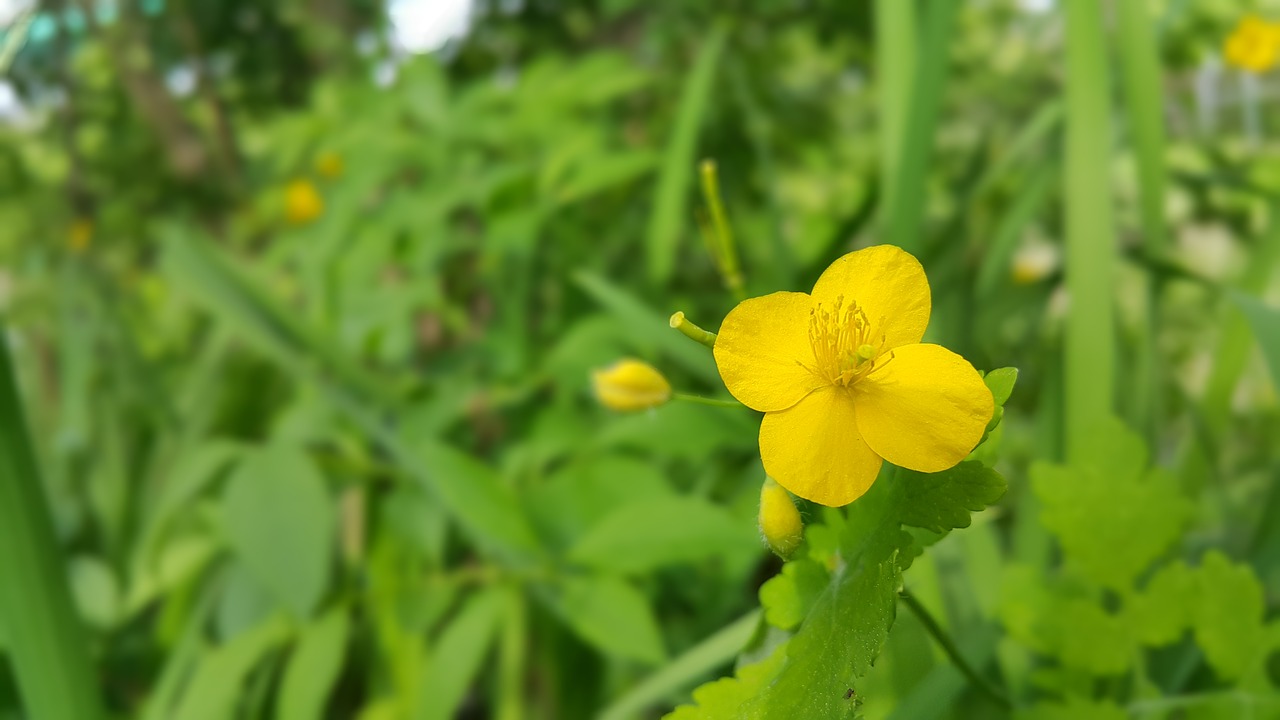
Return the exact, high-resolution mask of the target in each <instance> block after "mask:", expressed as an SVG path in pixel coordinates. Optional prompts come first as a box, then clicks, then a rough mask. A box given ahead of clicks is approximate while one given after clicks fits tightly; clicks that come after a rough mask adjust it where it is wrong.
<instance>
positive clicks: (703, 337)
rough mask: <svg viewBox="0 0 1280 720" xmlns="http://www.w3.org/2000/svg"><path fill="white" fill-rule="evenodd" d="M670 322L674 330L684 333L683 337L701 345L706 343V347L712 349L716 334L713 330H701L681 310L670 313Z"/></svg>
mask: <svg viewBox="0 0 1280 720" xmlns="http://www.w3.org/2000/svg"><path fill="white" fill-rule="evenodd" d="M670 322H671V327H673V328H675V329H676V330H679V331H680V332H681V333H683V334H684V336H685V337H687V338H689V339H690V340H695V341H697V342H700V343H702V344H703V345H706V346H707V347H709V348H712V349H714V348H715V346H716V334H715V333H713V332H707V331H706V330H703V329H702V328H700V327H698V326H697V325H694V324H693V323H692V322H690V320H689V318H687V317H685V316H684V313H683V312H677V313H675V314H674V315H672V316H671V321H670Z"/></svg>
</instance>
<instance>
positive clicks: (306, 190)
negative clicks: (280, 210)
mask: <svg viewBox="0 0 1280 720" xmlns="http://www.w3.org/2000/svg"><path fill="white" fill-rule="evenodd" d="M323 212H324V200H322V199H321V198H320V193H319V191H317V190H316V186H315V185H312V184H311V181H310V180H294V181H293V182H291V183H289V185H288V186H287V187H285V189H284V214H285V217H286V218H288V219H289V222H291V223H293V224H294V225H305V224H307V223H309V222H311V221H312V220H315V219H316V218H318V217H320V214H321V213H323Z"/></svg>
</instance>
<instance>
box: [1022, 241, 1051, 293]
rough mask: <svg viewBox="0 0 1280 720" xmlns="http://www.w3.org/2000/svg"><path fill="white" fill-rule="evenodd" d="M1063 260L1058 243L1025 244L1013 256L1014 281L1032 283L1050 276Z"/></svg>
mask: <svg viewBox="0 0 1280 720" xmlns="http://www.w3.org/2000/svg"><path fill="white" fill-rule="evenodd" d="M1060 264H1061V260H1060V257H1059V254H1058V248H1057V246H1056V245H1050V244H1048V243H1036V244H1033V245H1026V246H1023V247H1022V248H1020V249H1019V250H1018V252H1017V253H1016V254H1014V256H1013V282H1014V283H1016V284H1018V285H1031V284H1033V283H1038V282H1040V281H1041V280H1043V279H1045V278H1047V277H1049V275H1051V274H1052V273H1053V272H1054V271H1055V270H1057V269H1058V266H1059V265H1060Z"/></svg>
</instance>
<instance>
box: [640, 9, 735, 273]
mask: <svg viewBox="0 0 1280 720" xmlns="http://www.w3.org/2000/svg"><path fill="white" fill-rule="evenodd" d="M728 35H729V28H728V25H727V24H726V23H725V22H723V21H721V22H717V23H715V24H714V25H713V26H712V27H711V31H710V32H709V33H707V34H706V35H704V36H702V37H701V38H700V40H701V47H700V48H699V49H698V56H697V59H695V60H694V62H693V67H692V69H691V70H690V71H689V75H688V79H686V80H685V83H684V89H683V91H681V94H680V106H679V114H678V115H677V116H676V125H675V129H674V130H672V133H671V139H670V140H669V141H668V143H667V150H666V154H665V156H664V157H663V160H662V170H661V173H660V174H659V176H658V185H657V188H656V190H655V194H654V207H653V212H652V214H651V215H650V216H649V230H648V233H647V239H646V242H645V254H646V258H647V266H648V268H649V280H650V281H651V282H652V283H654V284H655V285H657V284H662V283H664V282H666V281H667V280H669V279H670V278H671V273H672V271H673V270H674V269H675V266H676V257H677V255H678V252H679V249H680V247H679V246H680V237H681V236H682V235H685V234H686V233H685V232H682V231H681V228H689V227H690V226H691V225H692V217H690V215H689V212H688V208H689V193H690V188H692V187H693V174H694V166H695V165H696V164H697V161H698V157H697V152H698V131H699V130H700V129H701V126H702V119H703V115H704V114H705V112H706V107H707V104H708V103H709V102H710V100H711V95H712V92H713V91H714V90H715V76H716V69H717V66H718V65H719V61H720V54H721V52H722V51H723V49H724V45H725V40H726V39H727V37H728Z"/></svg>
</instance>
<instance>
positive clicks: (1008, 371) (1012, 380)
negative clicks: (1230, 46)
mask: <svg viewBox="0 0 1280 720" xmlns="http://www.w3.org/2000/svg"><path fill="white" fill-rule="evenodd" d="M982 381H983V382H985V383H986V384H987V388H988V389H989V390H991V398H992V399H993V400H995V402H996V405H1001V406H1003V405H1004V404H1005V403H1007V402H1009V397H1010V396H1011V395H1013V386H1014V385H1015V384H1017V382H1018V368H1013V367H1005V368H999V369H996V370H992V371H991V372H989V373H987V374H986V375H985V376H983V378H982Z"/></svg>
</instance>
